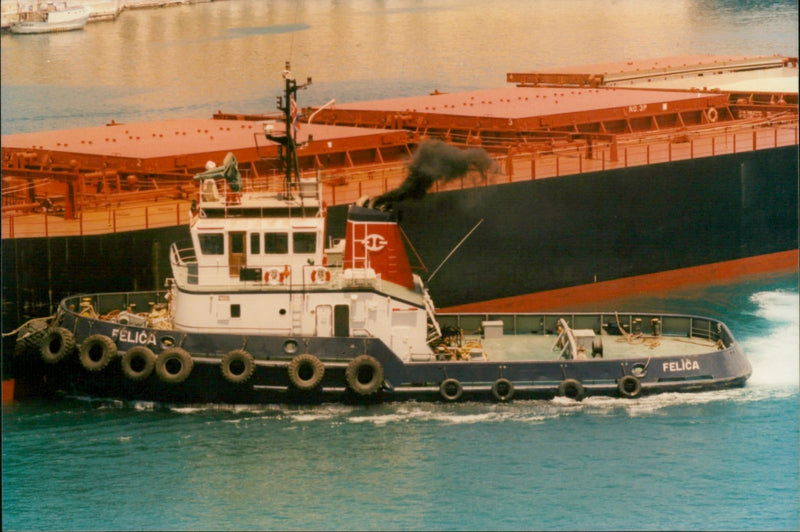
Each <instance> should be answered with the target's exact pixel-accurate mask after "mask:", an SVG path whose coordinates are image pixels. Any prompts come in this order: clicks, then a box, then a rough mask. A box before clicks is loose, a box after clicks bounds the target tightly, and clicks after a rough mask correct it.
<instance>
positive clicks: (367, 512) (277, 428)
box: [0, 0, 800, 530]
mask: <svg viewBox="0 0 800 532" xmlns="http://www.w3.org/2000/svg"><path fill="white" fill-rule="evenodd" d="M797 14H798V8H797V4H796V2H766V3H765V2H749V1H731V2H705V1H691V0H686V1H678V2H675V1H667V0H652V1H648V2H640V1H638V0H595V1H590V0H573V1H569V2H564V1H556V0H541V1H532V2H520V1H514V0H495V1H494V2H488V3H487V2H480V1H478V0H461V1H456V0H451V1H448V0H429V1H425V2H420V1H415V0H397V1H388V0H387V1H368V0H360V1H359V0H353V1H338V2H327V1H321V0H318V1H313V0H311V1H310V0H305V1H302V2H294V1H291V2H290V1H288V0H284V1H281V0H275V1H271V2H266V1H263V0H231V1H228V2H214V3H209V4H199V5H193V6H181V7H174V8H166V9H155V10H139V11H126V12H123V13H122V14H121V16H120V17H119V18H118V19H117V20H116V21H114V22H104V23H97V24H94V23H93V24H89V25H88V26H87V27H86V29H85V30H84V31H80V32H70V33H64V34H50V35H35V36H12V35H2V37H0V44H1V45H2V58H1V59H2V130H3V134H7V133H18V132H25V131H37V130H48V129H59V128H74V127H84V126H97V125H102V124H105V123H107V122H110V121H111V120H112V119H115V120H116V121H117V122H122V121H127V122H132V121H144V120H160V119H166V118H178V117H181V118H183V117H190V118H197V117H201V118H202V117H208V116H210V114H211V113H212V112H214V111H216V110H218V109H221V110H223V111H230V112H259V113H263V112H272V111H274V104H275V100H274V97H275V96H276V95H277V94H279V93H280V90H281V80H280V71H281V70H282V69H283V67H284V61H285V60H287V59H288V60H291V62H292V68H293V70H294V71H295V73H296V75H297V76H298V77H299V79H301V80H302V79H304V78H305V76H313V78H314V83H313V85H312V86H311V87H310V88H309V89H308V90H307V91H305V92H303V93H301V94H300V96H299V98H300V103H301V105H321V104H322V103H324V102H326V101H328V100H329V99H331V98H336V99H337V101H352V100H361V99H366V98H386V97H394V96H410V95H418V94H424V93H427V92H431V91H433V90H435V89H439V90H442V91H447V90H463V89H472V88H484V87H496V86H503V85H504V84H505V73H506V72H510V71H520V70H526V69H536V68H543V67H549V66H566V65H576V64H585V63H596V62H608V61H621V60H627V59H638V58H648V57H655V56H664V55H682V54H699V53H712V54H737V55H738V54H741V55H754V54H759V55H760V54H764V55H771V54H776V53H777V54H785V55H795V56H796V55H797V42H798V41H797V35H798V34H797V29H796V28H797V22H798V16H797ZM598 309H599V310H611V311H613V310H629V309H630V310H636V309H641V310H652V311H663V312H686V313H694V314H700V315H708V316H712V317H716V318H720V319H722V320H723V321H725V322H726V323H727V324H728V325H729V327H730V328H731V330H732V332H733V334H734V336H735V337H736V338H737V340H738V341H739V342H740V343H741V344H742V347H743V349H744V351H745V353H746V354H747V355H748V357H749V358H750V361H751V363H752V365H753V376H752V378H751V379H750V380H749V381H748V384H747V386H746V387H744V388H741V389H734V390H727V391H718V392H708V393H692V394H664V395H658V396H653V397H643V398H640V399H635V400H622V399H614V398H589V399H587V400H585V401H583V402H575V401H571V400H568V399H556V400H552V401H517V402H513V403H511V404H502V405H500V404H480V403H459V404H455V405H451V404H447V405H445V404H424V403H413V402H412V403H397V404H388V405H382V406H371V407H360V406H318V407H315V406H304V407H298V406H286V405H275V406H256V407H242V406H212V405H189V406H177V405H169V404H160V403H143V402H119V401H109V400H104V401H97V400H90V399H88V398H83V397H71V398H66V399H65V400H62V401H58V402H38V401H37V402H23V403H17V404H14V405H11V406H8V407H4V408H3V426H2V429H3V432H2V443H3V447H2V460H3V464H2V465H3V468H2V482H3V485H2V500H3V502H2V505H3V506H2V523H3V529H6V530H20V529H23V530H31V529H34V530H63V529H70V530H90V529H91V530H98V529H104V530H114V529H119V530H122V529H124V530H134V529H135V530H166V529H207V530H243V529H295V530H298V529H299V530H309V529H372V530H378V529H380V530H384V529H385V530H393V529H404V530H405V529H425V530H428V529H454V530H455V529H458V530H478V529H607V530H610V529H613V530H619V529H670V530H672V529H703V530H709V529H758V530H762V529H781V530H789V529H794V530H796V529H798V528H800V516H799V515H798V514H799V511H798V506H800V494H799V493H798V478H799V477H800V472H799V471H798V464H799V463H800V456H798V454H799V452H798V443H799V442H800V436H799V435H798V432H799V430H800V429H799V428H798V425H799V423H800V422H799V421H798V420H799V419H800V412H799V404H800V394H798V371H799V370H798V360H799V359H800V352H799V351H800V348H799V347H798V345H799V344H800V341H799V340H798V330H799V329H800V324H799V323H798V322H799V321H800V318H798V314H799V312H798V281H797V276H796V275H773V276H765V277H762V278H759V279H751V280H739V281H736V282H727V283H720V284H715V285H711V286H703V287H695V288H690V289H685V290H680V291H672V292H669V293H654V294H642V295H640V296H638V297H633V298H627V299H624V300H614V301H607V302H603V303H601V304H598ZM4 332H5V331H4Z"/></svg>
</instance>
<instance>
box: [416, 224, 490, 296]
mask: <svg viewBox="0 0 800 532" xmlns="http://www.w3.org/2000/svg"><path fill="white" fill-rule="evenodd" d="M482 223H483V218H481V219H480V221H479V222H478V223H476V224H475V227H473V228H472V229H470V231H469V233H467V235H466V236H465V237H464V238H462V239H461V242H459V243H458V244H456V247H454V248H453V250H452V251H451V252H450V253H448V254H447V256H446V257H445V258H444V260H443V261H442V262H440V263H439V265H438V266H437V267H436V269H435V270H433V273H432V274H431V276H430V277H428V283H430V282H431V279H433V276H434V275H436V273H437V272H438V271H439V270H440V269H441V268H442V266H444V263H445V262H447V260H448V259H449V258H450V257H452V256H453V253H455V252H456V250H457V249H458V248H460V247H461V244H463V243H464V242H465V241H466V240H467V239H468V238H469V237H470V235H471V234H472V233H474V232H475V229H477V228H478V226H479V225H481V224H482Z"/></svg>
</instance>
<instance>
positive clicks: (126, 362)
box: [120, 345, 156, 381]
mask: <svg viewBox="0 0 800 532" xmlns="http://www.w3.org/2000/svg"><path fill="white" fill-rule="evenodd" d="M120 364H121V365H122V373H124V374H125V376H126V377H128V378H129V379H130V380H132V381H141V380H144V379H146V378H147V377H149V376H150V374H151V373H153V368H155V365H156V356H155V355H154V354H153V352H152V351H151V350H150V348H149V347H145V346H143V345H137V346H136V347H133V348H131V349H128V350H127V351H125V354H124V355H122V360H120Z"/></svg>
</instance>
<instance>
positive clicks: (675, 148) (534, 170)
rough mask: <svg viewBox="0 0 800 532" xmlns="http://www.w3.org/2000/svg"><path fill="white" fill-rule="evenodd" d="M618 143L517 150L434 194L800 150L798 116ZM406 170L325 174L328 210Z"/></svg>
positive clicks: (382, 189) (371, 192) (378, 190)
mask: <svg viewBox="0 0 800 532" xmlns="http://www.w3.org/2000/svg"><path fill="white" fill-rule="evenodd" d="M612 137H614V140H613V141H608V140H605V141H601V140H595V141H593V142H592V143H588V142H586V141H585V140H583V141H581V142H574V143H563V144H561V145H558V146H556V147H553V146H550V147H549V148H548V149H541V145H540V144H535V145H530V146H527V147H526V146H524V145H521V146H516V147H514V148H512V149H511V150H509V152H508V154H507V155H502V156H496V157H494V158H495V161H496V162H497V168H498V169H499V171H497V172H492V173H487V174H485V175H481V174H479V173H478V172H470V173H468V174H466V175H464V176H463V177H461V178H457V179H452V180H449V181H447V182H446V183H445V182H443V181H437V182H435V183H434V184H433V187H432V188H431V190H430V192H444V191H448V190H461V189H468V188H475V187H482V186H491V185H498V184H502V183H510V182H517V181H526V180H536V179H543V178H549V177H559V176H564V175H573V174H581V173H587V172H597V171H605V170H614V169H621V168H629V167H633V166H642V165H648V164H655V163H662V162H673V161H679V160H687V159H697V158H702V157H712V156H716V155H724V154H733V153H741V152H749V151H756V150H763V149H770V148H778V147H784V146H797V144H798V119H797V115H796V114H791V113H789V114H784V115H779V116H773V117H770V119H769V120H764V119H759V120H755V119H753V120H747V121H737V122H735V123H732V122H728V123H720V124H719V126H717V127H714V128H709V127H708V126H707V125H706V126H704V127H699V126H698V127H697V128H693V127H686V128H681V129H679V130H678V129H671V130H664V131H661V132H658V133H655V134H650V135H646V136H640V135H636V136H634V135H631V134H628V135H624V134H620V135H616V136H613V135H612ZM406 176H407V166H406V165H405V164H399V163H394V164H393V165H376V166H374V167H363V168H359V169H358V170H355V169H348V168H340V169H336V170H326V171H323V172H322V183H323V196H324V200H325V202H326V203H327V204H328V205H339V204H346V203H352V202H354V201H356V200H357V199H358V198H360V197H362V196H370V197H377V196H379V195H381V194H384V193H386V192H388V191H390V190H393V189H395V188H397V187H398V186H400V184H402V182H403V181H404V179H405V178H406Z"/></svg>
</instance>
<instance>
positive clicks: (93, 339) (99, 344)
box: [78, 334, 117, 371]
mask: <svg viewBox="0 0 800 532" xmlns="http://www.w3.org/2000/svg"><path fill="white" fill-rule="evenodd" d="M78 356H79V358H80V361H81V364H82V365H83V367H84V368H86V369H87V370H89V371H100V370H102V369H104V368H105V367H106V366H108V364H109V363H110V362H111V361H112V360H113V359H114V358H115V357H116V356H117V344H115V343H114V340H112V339H111V338H109V337H108V336H105V335H103V334H93V335H91V336H89V337H88V338H86V340H84V341H83V343H82V344H81V349H80V352H79V355H78Z"/></svg>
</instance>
